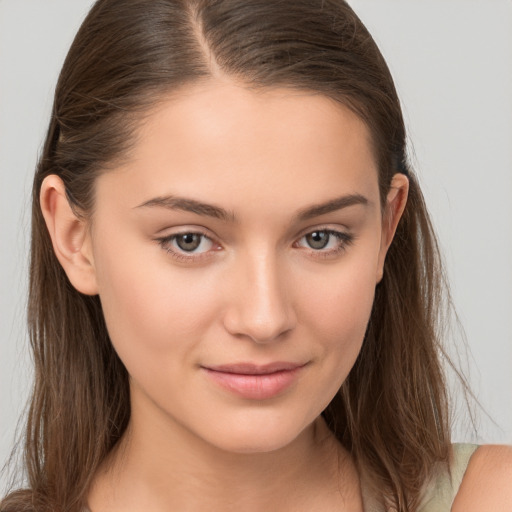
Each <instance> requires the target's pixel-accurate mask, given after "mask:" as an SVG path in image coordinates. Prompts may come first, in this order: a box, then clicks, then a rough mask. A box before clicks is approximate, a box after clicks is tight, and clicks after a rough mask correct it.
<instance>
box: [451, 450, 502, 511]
mask: <svg viewBox="0 0 512 512" xmlns="http://www.w3.org/2000/svg"><path fill="white" fill-rule="evenodd" d="M496 510H499V511H500V512H512V446H504V445H484V446H480V447H479V448H478V449H477V450H476V451H475V453H474V454H473V456H472V457H471V460H470V462H469V465H468V468H467V470H466V473H465V475H464V479H463V480H462V484H461V486H460V489H459V492H458V494H457V496H456V498H455V501H454V503H453V507H452V512H473V511H475V512H476V511H478V512H486V511H492V512H494V511H496Z"/></svg>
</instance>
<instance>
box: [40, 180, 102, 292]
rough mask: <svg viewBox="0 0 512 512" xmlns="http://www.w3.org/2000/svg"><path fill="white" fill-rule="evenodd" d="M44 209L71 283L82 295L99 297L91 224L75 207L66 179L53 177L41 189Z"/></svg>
mask: <svg viewBox="0 0 512 512" xmlns="http://www.w3.org/2000/svg"><path fill="white" fill-rule="evenodd" d="M40 203H41V210H42V213H43V217H44V220H45V222H46V227H47V228H48V232H49V234H50V238H51V240H52V244H53V250H54V252H55V255H56V256H57V259H58V260H59V263H60V264H61V266H62V268H63V269H64V271H65V272H66V275H67V276H68V278H69V280H70V282H71V284H72V285H73V286H74V287H75V288H76V289H77V290H78V291H79V292H81V293H83V294H86V295H96V294H97V293H98V287H97V283H96V274H95V269H94V261H93V257H92V251H91V244H90V235H89V233H88V225H87V222H86V221H85V220H84V219H81V218H80V217H78V216H77V215H76V214H75V212H74V211H73V209H72V208H71V206H70V204H69V202H68V199H67V196H66V188H65V186H64V183H63V182H62V180H61V179H60V178H59V177H58V176H56V175H54V174H52V175H50V176H47V177H46V178H45V179H44V181H43V184H42V186H41V193H40Z"/></svg>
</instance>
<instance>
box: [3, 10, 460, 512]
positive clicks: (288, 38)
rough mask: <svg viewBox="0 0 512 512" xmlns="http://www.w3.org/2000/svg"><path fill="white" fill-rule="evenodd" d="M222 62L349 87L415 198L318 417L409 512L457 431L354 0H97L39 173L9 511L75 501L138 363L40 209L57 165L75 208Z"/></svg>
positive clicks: (424, 221)
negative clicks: (22, 420)
mask: <svg viewBox="0 0 512 512" xmlns="http://www.w3.org/2000/svg"><path fill="white" fill-rule="evenodd" d="M217 75H225V76H229V77H231V78H234V79H236V80H239V81H241V82H242V83H245V84H246V85H247V86H249V87H253V88H265V87H276V86H280V87H289V88H296V89H300V90H306V91H314V92H318V93H320V94H323V95H325V96H328V97H330V98H333V99H335V100H336V101H339V102H340V103H342V104H344V105H346V106H348V107H349V108H350V109H352V110H353V111H354V112H355V113H356V114H357V115H359V116H360V117H361V118H362V119H363V120H364V121H365V122H366V123H367V125H368V127H369V129H370V131H371V134H372V142H373V145H374V151H375V155H376V160H377V163H378V168H379V185H380V191H381V199H382V200H383V199H384V198H385V196H386V194H387V191H388V188H389V186H390V181H391V178H392V176H393V175H394V174H395V173H397V172H401V173H405V174H406V175H407V176H408V177H409V180H410V192H409V199H408V203H407V206H406V210H405V213H404V216H403V218H402V220H401V221H400V223H399V226H398V229H397V233H396V236H395V240H394V242H393V243H392V245H391V248H390V250H389V252H388V256H387V259H386V263H385V269H384V277H383V279H382V281H381V283H380V284H379V285H378V286H377V290H376V296H375V303H374V307H373V311H372V314H371V318H370V322H369V325H368V329H367V333H366V337H365V340H364V343H363V348H362V351H361V353H360V355H359V357H358V359H357V361H356V364H355V366H354V368H353V369H352V371H351V372H350V375H349V376H348V378H347V379H346V381H345V383H344V384H343V386H342V388H341V389H340V391H339V393H338V394H337V395H336V397H335V398H334V399H333V401H332V402H331V404H330V405H329V406H328V408H327V409H326V410H325V411H324V413H323V414H324V417H325V419H326V421H327V423H328V425H329V427H330V428H331V430H332V431H333V432H334V434H335V435H336V437H337V438H338V439H339V441H340V442H341V443H342V444H343V445H344V446H345V447H346V448H347V449H348V450H349V451H350V452H351V453H352V454H353V456H354V458H355V460H356V462H357V464H358V467H359V469H360V471H361V474H362V475H364V478H365V479H366V480H367V482H369V483H370V484H371V485H372V486H373V487H374V489H376V490H378V491H379V492H380V494H381V496H382V497H383V500H384V501H385V503H387V505H388V506H389V507H391V508H394V509H396V510H398V511H401V512H402V511H412V510H414V509H415V508H416V505H417V503H418V501H419V499H420V498H421V489H422V487H423V486H424V483H425V482H426V481H428V479H429V477H430V476H431V475H432V472H433V468H434V467H435V464H436V463H437V462H448V461H449V453H450V448H449V447H450V433H449V424H448V409H447V397H446V388H445V381H444V376H443V372H442V369H441V363H440V355H441V353H442V348H441V345H440V343H439V325H438V321H439V308H440V307H441V306H442V304H443V302H442V297H443V295H442V291H443V274H442V269H441V264H440V258H439V253H438V248H437V245H436V241H435V237H434V234H433V231H432V227H431V224H430V221H429V217H428V214H427V210H426V208H425V204H424V202H423V197H422V194H421V191H420V189H419V187H418V184H417V180H416V178H415V177H414V174H413V172H412V169H410V168H409V166H408V163H407V159H406V144H405V128H404V122H403V118H402V113H401V109H400V103H399V100H398V97H397V94H396V91H395V87H394V84H393V80H392V78H391V75H390V73H389V70H388V67H387V65H386V63H385V61H384V59H383V57H382V55H381V53H380V52H379V50H378V48H377V46H376V44H375V42H374V41H373V39H372V37H371V36H370V34H369V33H368V31H367V30H366V28H365V27H364V25H363V24H362V22H361V21H360V20H359V18H358V17H357V16H356V14H355V13H354V12H353V11H352V9H351V8H350V7H349V6H348V5H347V4H346V3H345V2H344V1H343V0H99V1H97V2H96V4H95V5H94V6H93V8H92V10H91V11H90V13H89V15H88V16H87V18H86V20H85V21H84V23H83V25H82V27H81V28H80V30H79V32H78V34H77V35H76V38H75V40H74V42H73V45H72V46H71V49H70V51H69V53H68V56H67V58H66V61H65V63H64V66H63V69H62V72H61V74H60V78H59V81H58V85H57V89H56V93H55V101H54V106H53V111H52V117H51V121H50V126H49V130H48V134H47V138H46V142H45V144H44V149H43V152H42V154H41V157H40V160H39V164H38V167H37V170H36V175H35V179H34V187H33V210H32V249H31V266H30V292H29V293H30V295H29V314H28V321H29V329H30V338H31V344H32V350H33V353H34V361H35V384H34V391H33V396H32V400H31V405H30V410H29V414H28V420H27V427H26V437H25V468H26V475H27V480H28V489H26V490H18V491H15V492H13V493H11V494H10V495H9V496H7V497H6V498H5V499H4V500H3V502H2V505H1V507H0V508H1V510H2V511H21V510H37V511H44V510H52V511H64V510H66V511H79V510H80V509H81V508H82V507H83V506H84V504H85V501H86V497H87V492H88V489H89V487H90V484H91V480H92V478H93V476H94V474H95V472H96V470H97V468H98V467H99V465H100V464H101V462H102V461H103V460H104V459H105V457H106V456H107V454H108V453H109V452H110V451H111V450H112V448H113V447H114V446H115V445H116V443H117V442H118V440H119V439H120V438H121V436H122V435H123V433H124V431H125V429H126V427H127V425H128V422H129V419H130V402H129V389H128V375H127V372H126V369H125V368H124V366H123V364H122V363H121V361H120V360H119V358H118V356H117V354H116V353H115V351H114V349H113V347H112V345H111V343H110V340H109V336H108V333H107V329H106V326H105V323H104V319H103V314H102V310H101V305H100V301H99V298H98V297H97V296H85V295H82V294H80V293H79V292H77V291H76V290H75V289H74V288H73V287H72V286H71V285H70V282H69V281H68V279H67V277H66V275H65V273H64V271H63V269H62V268H61V266H60V265H59V263H58V261H57V259H56V257H55V255H54V252H53V249H52V245H51V242H50V238H49V234H48V232H47V230H46V226H45V223H44V220H43V217H42V214H41V208H40V204H39V193H40V188H41V183H42V181H43V179H44V178H45V177H46V176H48V175H49V174H57V175H58V176H60V177H61V178H62V180H63V181H64V183H65V186H66V190H67V196H68V200H69V202H70V204H71V205H72V207H73V208H74V209H75V211H76V212H77V214H80V215H84V216H87V215H89V214H90V213H91V212H92V211H93V209H94V182H95V179H96V177H97V176H98V174H99V173H101V172H108V168H109V165H111V164H112V162H114V161H116V160H118V159H120V158H123V156H125V155H126V154H127V151H129V149H130V146H131V144H132V143H133V137H134V130H135V128H136V126H137V123H138V122H139V121H140V119H141V117H142V116H143V115H144V114H145V113H146V112H148V111H149V109H151V108H153V107H155V106H156V105H157V104H158V102H159V101H160V100H161V99H163V98H164V97H166V96H168V95H169V93H170V92H172V91H177V90H178V89H179V88H180V87H182V86H186V85H187V84H190V83H192V82H197V81H200V80H208V79H210V78H211V77H215V76H217Z"/></svg>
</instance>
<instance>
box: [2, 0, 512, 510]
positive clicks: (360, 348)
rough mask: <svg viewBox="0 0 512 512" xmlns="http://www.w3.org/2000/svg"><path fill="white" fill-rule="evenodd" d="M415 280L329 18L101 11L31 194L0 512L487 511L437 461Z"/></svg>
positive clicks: (414, 196)
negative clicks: (18, 380) (19, 446)
mask: <svg viewBox="0 0 512 512" xmlns="http://www.w3.org/2000/svg"><path fill="white" fill-rule="evenodd" d="M440 276H441V270H440V266H439V258H438V254H437V248H436V243H435V238H434V236H433V234H432V230H431V227H430V223H429V220H428V216H427V213H426V209H425V206H424V204H423V200H422V196H421V192H420V190H419V188H418V185H417V182H416V180H415V177H414V175H413V173H412V170H411V169H410V168H409V166H408V164H407V161H406V158H405V130H404V126H403V119H402V115H401V111H400V106H399V102H398V98H397V96H396V92H395V89H394V86H393V82H392V79H391V77H390V75H389V71H388V69H387V66H386V64H385V62H384V60H383V59H382V56H381V55H380V53H379V51H378V49H377V48H376V46H375V43H374V42H373V40H372V39H371V37H370V36H369V34H368V33H367V31H366V30H365V28H364V26H363V25H362V24H361V22H360V20H359V19H358V18H357V17H356V15H355V14H354V13H353V12H352V11H351V9H350V8H349V7H348V6H347V5H346V4H344V3H343V2H339V1H336V2H334V1H333V2H325V1H322V2H321V1H320V0H319V1H318V2H313V1H310V0H308V1H307V2H306V1H304V2H270V1H244V2H235V1H219V2H212V1H208V2H195V1H183V2H176V1H170V0H160V1H148V0H123V1H119V0H100V1H99V2H97V4H96V5H95V6H94V7H93V9H92V11H91V12H90V14H89V16H88V17H87V19H86V20H85V22H84V24H83V26H82V28H81V29H80V31H79V33H78V35H77V37H76V39H75V42H74V43H73V46H72V48H71V50H70V53H69V55H68V57H67V60H66V62H65V64H64V67H63V70H62V73H61V77H60V79H59V83H58V86H57V91H56V97H55V103H54V109H53V114H52V120H51V123H50V128H49V132H48V136H47V140H46V143H45V148H44V151H43V154H42V156H41V160H40V163H39V166H38V169H37V173H36V177H35V182H34V206H33V226H32V267H31V286H30V309H29V321H30V326H31V337H32V343H33V348H34V354H35V362H36V386H35V391H34V396H33V400H32V405H31V409H30V414H29V419H28V426H27V442H26V464H27V471H28V475H29V489H28V490H25V491H19V492H17V493H13V494H11V495H10V496H8V497H7V498H5V500H4V501H3V502H2V507H1V509H2V511H3V510H26V509H27V508H28V509H29V508H30V507H32V509H33V510H77V511H79V510H85V509H89V510H91V511H93V512H96V511H102V510H123V511H128V510H155V511H159V510H231V509H237V510H238V509H244V510H273V509H277V508H280V509H282V510H293V511H301V510H326V511H329V510H339V511H342V510H350V511H359V510H386V509H389V510H400V511H406V510H407V511H409V510H420V511H423V512H426V511H428V510H436V511H437V510H440V511H441V510H449V509H450V507H451V505H452V501H453V500H455V501H454V503H453V508H452V510H454V511H457V510H464V511H470V510H507V509H508V508H512V506H511V501H512V496H511V495H510V491H509V490H508V489H507V485H506V483H507V482H508V480H509V479H510V477H511V473H512V471H511V469H510V467H511V465H512V462H511V461H512V456H511V454H510V451H509V450H508V449H507V448H504V447H480V448H478V449H476V447H470V446H461V447H456V448H455V449H452V447H451V444H450V436H449V428H448V412H447V403H446V396H445V385H444V380H443V374H442V371H441V368H440V363H439V354H440V345H439V341H438V338H437V327H436V322H437V319H438V310H437V307H438V306H439V304H440V298H441V297H440V292H441V279H440ZM466 467H467V470H466ZM449 469H450V470H451V474H452V477H453V478H452V479H451V480H450V478H449ZM462 477H464V478H463V479H462ZM461 480H462V484H461V486H460V490H459V484H460V481H461ZM507 507H508V508H507Z"/></svg>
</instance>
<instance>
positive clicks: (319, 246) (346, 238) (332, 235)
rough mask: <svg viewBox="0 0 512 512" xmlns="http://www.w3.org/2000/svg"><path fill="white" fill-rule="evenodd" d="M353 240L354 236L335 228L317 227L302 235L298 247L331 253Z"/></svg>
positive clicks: (338, 250)
mask: <svg viewBox="0 0 512 512" xmlns="http://www.w3.org/2000/svg"><path fill="white" fill-rule="evenodd" d="M352 242H353V236H352V235H349V234H348V233H343V232H341V231H335V230H333V229H315V230H314V231H311V232H310V233H307V234H306V235H304V236H302V237H301V238H300V239H299V240H298V241H297V243H296V245H297V247H303V248H305V249H313V252H317V253H322V254H324V255H330V254H335V253H338V252H340V251H342V250H344V249H346V247H347V246H348V245H350V244H351V243H352Z"/></svg>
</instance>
